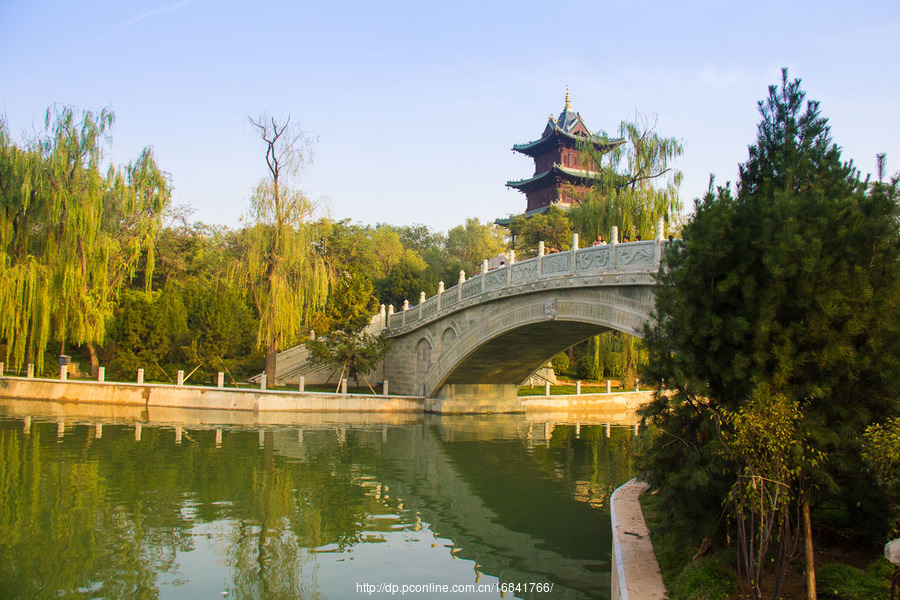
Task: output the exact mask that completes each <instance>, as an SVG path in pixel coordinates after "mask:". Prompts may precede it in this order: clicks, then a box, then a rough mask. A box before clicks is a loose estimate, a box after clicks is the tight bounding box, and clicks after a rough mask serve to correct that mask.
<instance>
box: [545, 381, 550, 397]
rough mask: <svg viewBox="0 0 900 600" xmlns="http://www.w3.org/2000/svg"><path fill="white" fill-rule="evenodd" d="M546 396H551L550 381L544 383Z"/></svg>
mask: <svg viewBox="0 0 900 600" xmlns="http://www.w3.org/2000/svg"><path fill="white" fill-rule="evenodd" d="M544 395H545V396H547V397H549V396H550V382H549V381H545V382H544Z"/></svg>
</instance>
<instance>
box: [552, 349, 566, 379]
mask: <svg viewBox="0 0 900 600" xmlns="http://www.w3.org/2000/svg"><path fill="white" fill-rule="evenodd" d="M550 364H552V365H553V371H554V372H555V373H556V374H557V375H568V374H569V356H568V355H567V354H566V353H565V352H560V353H559V354H557V355H556V356H554V357H553V360H551V361H550Z"/></svg>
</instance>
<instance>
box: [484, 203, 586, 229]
mask: <svg viewBox="0 0 900 600" xmlns="http://www.w3.org/2000/svg"><path fill="white" fill-rule="evenodd" d="M551 206H555V207H557V208H561V209H563V210H568V208H569V206H568V205H567V204H563V203H561V202H557V201H553V202H551V203H550V204H545V205H544V206H542V207H540V208H535V209H533V210H529V211H527V212H524V213H522V214H521V215H509V216H508V217H500V218H499V219H494V224H496V225H502V226H503V227H509V224H510V223H512V222H513V219H516V218H518V217H525V218H526V219H527V218H529V217H533V216H535V215H542V214H544V213H545V212H547V211H548V210H550V207H551Z"/></svg>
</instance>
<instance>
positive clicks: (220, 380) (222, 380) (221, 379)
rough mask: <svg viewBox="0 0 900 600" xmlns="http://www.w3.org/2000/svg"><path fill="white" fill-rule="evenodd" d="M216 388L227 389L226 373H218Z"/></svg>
mask: <svg viewBox="0 0 900 600" xmlns="http://www.w3.org/2000/svg"><path fill="white" fill-rule="evenodd" d="M216 387H217V388H223V387H225V373H223V372H222V371H219V372H218V373H216Z"/></svg>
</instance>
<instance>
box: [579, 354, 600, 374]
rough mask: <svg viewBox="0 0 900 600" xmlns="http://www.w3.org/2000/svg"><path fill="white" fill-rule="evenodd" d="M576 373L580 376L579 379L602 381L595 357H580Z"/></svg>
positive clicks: (586, 355)
mask: <svg viewBox="0 0 900 600" xmlns="http://www.w3.org/2000/svg"><path fill="white" fill-rule="evenodd" d="M575 371H576V373H577V374H578V379H591V380H595V379H600V375H601V372H600V369H598V368H597V363H596V361H595V360H594V357H593V356H590V355H588V354H585V355H584V356H580V357H578V360H577V361H575Z"/></svg>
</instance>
